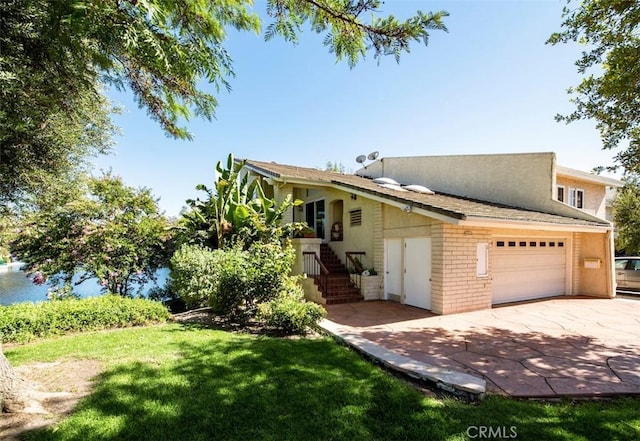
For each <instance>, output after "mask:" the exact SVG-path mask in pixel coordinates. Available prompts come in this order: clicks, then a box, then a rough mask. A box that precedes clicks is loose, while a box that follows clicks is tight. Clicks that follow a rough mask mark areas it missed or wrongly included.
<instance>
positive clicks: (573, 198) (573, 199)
mask: <svg viewBox="0 0 640 441" xmlns="http://www.w3.org/2000/svg"><path fill="white" fill-rule="evenodd" d="M568 193H569V194H568V195H567V196H568V198H567V199H568V200H567V201H566V202H565V203H566V204H568V205H569V206H571V207H573V208H577V209H578V210H584V195H585V191H584V189H582V188H578V187H569V192H568ZM578 193H582V197H581V198H580V202H582V207H578Z"/></svg>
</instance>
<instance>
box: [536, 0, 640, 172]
mask: <svg viewBox="0 0 640 441" xmlns="http://www.w3.org/2000/svg"><path fill="white" fill-rule="evenodd" d="M567 3H568V4H567V6H566V7H565V8H564V10H563V15H562V16H563V19H564V21H563V23H562V28H563V29H562V31H561V32H558V33H554V34H553V35H552V36H551V37H550V38H549V40H548V43H551V44H559V43H567V42H569V41H574V42H575V41H577V42H579V43H581V44H583V45H584V46H585V50H584V51H583V52H582V56H581V58H580V59H579V60H577V61H576V66H577V67H578V72H579V73H580V74H583V75H585V77H584V78H583V79H582V81H581V83H580V84H579V85H578V86H576V87H572V88H570V89H569V90H568V92H569V94H570V95H571V96H572V100H571V101H572V102H573V103H574V104H575V106H576V108H575V110H574V111H573V113H571V114H569V115H558V116H557V117H556V119H557V120H558V121H565V122H567V123H570V122H573V121H577V120H581V119H594V120H595V121H596V125H597V128H598V130H599V131H600V136H601V138H602V142H603V146H604V148H605V149H614V148H618V147H622V148H623V149H622V150H621V151H620V152H619V153H617V154H616V156H615V162H616V165H618V166H622V167H623V168H624V169H625V170H626V171H629V172H634V173H638V172H639V171H640V3H639V2H637V1H635V0H583V1H581V2H579V4H577V5H575V8H574V7H573V6H574V4H575V3H576V2H575V1H574V0H568V1H567ZM627 143H628V145H627Z"/></svg>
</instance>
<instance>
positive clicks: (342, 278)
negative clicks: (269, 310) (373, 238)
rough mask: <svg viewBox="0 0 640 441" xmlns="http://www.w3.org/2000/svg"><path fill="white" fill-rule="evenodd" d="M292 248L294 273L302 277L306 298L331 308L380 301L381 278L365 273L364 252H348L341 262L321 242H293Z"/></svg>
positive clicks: (300, 240)
mask: <svg viewBox="0 0 640 441" xmlns="http://www.w3.org/2000/svg"><path fill="white" fill-rule="evenodd" d="M293 245H294V249H295V250H296V263H295V265H294V274H302V275H305V282H304V289H305V296H306V297H307V299H309V300H312V301H315V302H317V303H321V304H326V305H331V304H338V303H353V302H361V301H363V300H379V299H380V298H381V296H382V276H379V275H377V274H374V275H371V274H370V273H369V272H365V268H366V267H365V265H364V264H363V263H362V262H363V259H365V258H366V252H363V251H348V252H345V258H344V260H341V259H340V258H339V257H338V255H337V254H336V252H335V251H334V250H333V249H332V248H331V246H330V245H329V244H326V243H323V242H322V240H321V239H293ZM343 262H344V263H343ZM363 272H364V274H365V275H363Z"/></svg>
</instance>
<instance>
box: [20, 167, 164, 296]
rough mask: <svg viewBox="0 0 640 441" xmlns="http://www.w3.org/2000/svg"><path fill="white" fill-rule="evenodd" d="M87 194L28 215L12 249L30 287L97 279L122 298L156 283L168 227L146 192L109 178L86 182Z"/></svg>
mask: <svg viewBox="0 0 640 441" xmlns="http://www.w3.org/2000/svg"><path fill="white" fill-rule="evenodd" d="M87 185H88V188H87V191H88V194H87V195H84V196H83V197H81V198H79V199H76V200H71V201H68V202H66V203H65V204H63V205H61V206H59V207H56V208H52V209H50V210H43V211H39V212H36V213H35V214H33V215H31V217H30V218H29V219H28V220H27V222H26V224H25V226H24V227H23V229H22V231H21V233H20V234H19V235H18V237H17V239H16V240H15V241H13V243H12V245H11V248H12V251H13V252H14V253H16V254H17V255H18V256H19V258H20V260H21V261H23V262H25V269H26V271H27V272H29V273H30V274H32V275H33V281H34V283H38V284H42V283H44V282H45V281H46V280H47V279H49V278H50V279H51V280H52V281H53V283H54V284H60V283H65V284H69V283H71V281H72V278H73V276H74V275H79V276H80V277H79V280H78V281H77V282H76V283H82V282H83V281H85V280H87V279H90V278H97V279H98V280H100V282H101V284H102V285H103V287H104V290H105V291H108V292H111V293H117V294H120V295H123V296H126V295H131V294H132V287H133V286H134V285H136V284H137V285H142V284H144V283H146V282H148V281H149V280H154V279H155V272H156V270H157V269H158V268H160V267H162V266H163V265H165V264H166V262H167V258H168V245H169V234H168V230H169V229H168V222H167V220H166V219H165V218H164V217H163V216H162V215H161V214H160V212H159V210H158V206H157V202H156V200H155V199H154V198H153V196H152V195H151V193H150V191H149V190H148V189H135V188H132V187H127V186H125V185H124V184H123V182H122V181H121V180H120V179H119V178H117V177H113V176H111V175H110V174H106V175H104V176H102V177H100V178H92V179H89V181H88V184H87Z"/></svg>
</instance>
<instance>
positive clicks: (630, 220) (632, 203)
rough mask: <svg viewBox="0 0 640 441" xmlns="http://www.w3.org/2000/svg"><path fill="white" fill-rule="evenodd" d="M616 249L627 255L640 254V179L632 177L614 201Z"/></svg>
mask: <svg viewBox="0 0 640 441" xmlns="http://www.w3.org/2000/svg"><path fill="white" fill-rule="evenodd" d="M613 209H614V221H615V224H616V249H617V250H621V251H624V252H625V253H626V254H627V255H629V256H631V255H637V254H640V179H639V178H638V177H631V178H628V179H627V182H626V184H625V186H624V187H623V188H622V189H620V190H619V191H618V193H617V194H616V198H615V200H614V202H613Z"/></svg>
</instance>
